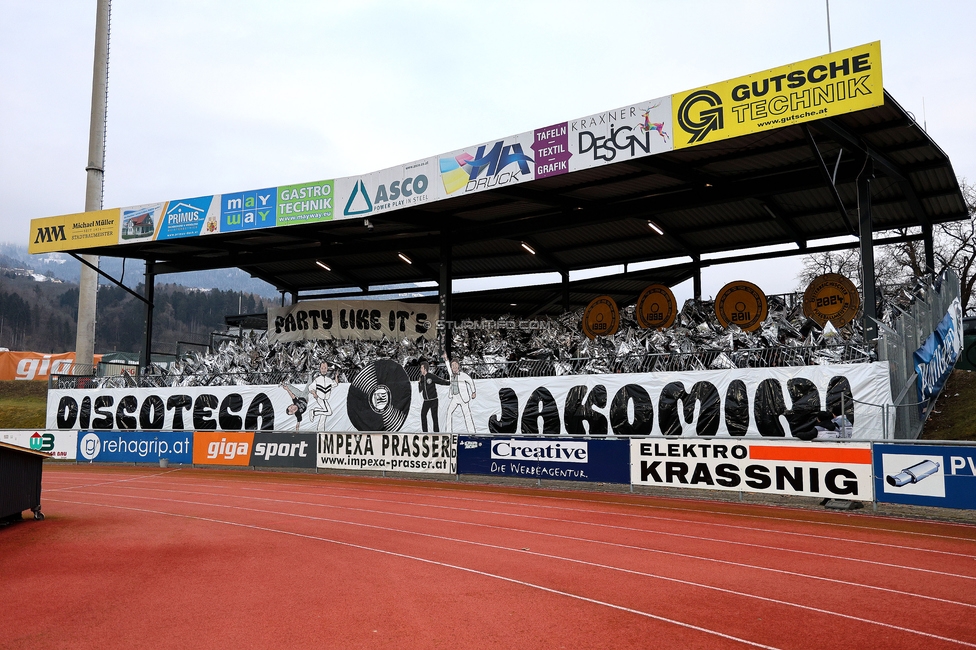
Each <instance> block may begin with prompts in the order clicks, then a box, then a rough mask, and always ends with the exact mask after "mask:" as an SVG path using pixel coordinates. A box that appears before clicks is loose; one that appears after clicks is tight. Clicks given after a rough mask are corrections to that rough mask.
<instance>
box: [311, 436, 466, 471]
mask: <svg viewBox="0 0 976 650" xmlns="http://www.w3.org/2000/svg"><path fill="white" fill-rule="evenodd" d="M317 466H318V467H319V468H320V469H354V470H373V471H387V472H420V473H424V474H455V473H457V436H455V435H451V434H437V433H434V434H428V433H423V434H417V433H414V434H398V433H361V434H360V433H320V434H319V448H318V462H317Z"/></svg>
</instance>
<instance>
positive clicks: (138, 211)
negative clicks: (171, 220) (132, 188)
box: [118, 203, 166, 244]
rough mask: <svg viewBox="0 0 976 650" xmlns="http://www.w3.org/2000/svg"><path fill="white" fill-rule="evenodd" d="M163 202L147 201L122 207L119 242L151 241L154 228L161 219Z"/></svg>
mask: <svg viewBox="0 0 976 650" xmlns="http://www.w3.org/2000/svg"><path fill="white" fill-rule="evenodd" d="M165 206H166V204H165V203H148V204H146V205H134V206H131V207H128V208H122V225H121V226H120V227H119V242H118V243H120V244H133V243H136V242H144V241H152V240H153V238H154V237H155V236H156V228H157V227H158V226H159V224H160V223H161V222H162V221H163V216H162V215H163V210H164V208H165Z"/></svg>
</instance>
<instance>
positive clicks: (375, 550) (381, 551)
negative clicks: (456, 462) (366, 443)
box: [51, 499, 976, 650]
mask: <svg viewBox="0 0 976 650" xmlns="http://www.w3.org/2000/svg"><path fill="white" fill-rule="evenodd" d="M51 500H52V501H58V502H61V503H73V504H76V505H85V506H93V507H102V508H115V509H119V510H131V511H135V512H143V513H148V514H155V515H164V516H167V517H179V518H182V519H192V520H196V521H206V522H210V523H215V524H223V525H226V526H235V527H238V528H247V529H250V530H259V531H262V532H268V533H277V534H279V535H290V536H292V537H299V538H302V539H310V540H314V541H318V542H326V543H328V544H335V545H337V546H345V547H347V548H355V549H358V550H362V551H369V552H372V553H379V554H382V555H388V556H391V557H397V558H400V559H404V560H413V561H415V562H422V563H424V564H430V565H434V566H439V567H442V568H446V569H455V570H457V571H464V572H465V573H471V574H474V575H479V576H482V577H486V578H494V579H496V580H501V581H503V582H508V583H511V584H516V585H520V586H522V587H528V588H530V589H537V590H539V591H544V592H546V593H550V594H555V595H557V596H564V597H566V598H572V599H574V600H579V601H582V602H586V603H590V604H593V605H600V606H602V607H608V608H610V609H615V610H618V611H621V612H627V613H629V614H636V615H638V616H644V617H646V618H650V619H653V620H656V621H660V622H662V623H669V624H671V625H677V626H679V627H683V628H686V629H689V630H694V631H696V632H702V633H705V634H709V635H712V636H717V637H721V638H723V639H727V640H729V641H734V642H736V643H742V644H744V645H748V646H752V647H754V648H764V649H765V650H779V648H776V647H774V646H768V645H764V644H762V643H757V642H755V641H749V640H747V639H740V638H739V637H736V636H732V635H730V634H725V633H723V632H719V631H717V630H710V629H708V628H704V627H701V626H698V625H692V624H691V623H685V622H683V621H679V620H676V619H672V618H667V617H664V616H658V615H656V614H651V613H650V612H644V611H640V610H637V609H632V608H630V607H624V606H623V605H615V604H613V603H608V602H605V601H601V600H596V599H594V598H587V597H586V596H580V595H578V594H573V593H569V592H566V591H560V590H558V589H553V588H551V587H545V586H543V585H537V584H534V583H531V582H526V581H524V580H517V579H515V578H509V577H507V576H502V575H498V574H494V573H488V572H486V571H479V570H477V569H472V568H469V567H464V566H460V565H457V564H449V563H447V562H438V561H437V560H431V559H428V558H423V557H418V556H414V555H407V554H406V553H397V552H396V551H388V550H385V549H380V548H373V547H370V546H364V545H362V544H353V543H352V542H343V541H340V540H336V539H329V538H327V537H319V536H317V535H308V534H305V533H298V532H295V531H290V530H281V529H277V528H268V527H266V526H256V525H253V524H244V523H240V522H237V521H226V520H222V519H214V518H211V517H198V516H195V515H188V514H182V513H175V512H164V511H160V510H148V509H145V508H134V507H131V506H118V505H110V504H105V503H88V502H85V501H68V500H66V499H51ZM974 647H976V646H974Z"/></svg>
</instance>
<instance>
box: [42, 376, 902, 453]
mask: <svg viewBox="0 0 976 650" xmlns="http://www.w3.org/2000/svg"><path fill="white" fill-rule="evenodd" d="M441 381H447V380H441ZM451 383H452V382H450V381H447V383H446V385H445V384H440V385H438V384H435V383H431V384H430V385H428V386H427V387H426V390H428V393H427V394H428V396H430V397H431V398H430V399H427V400H424V399H423V395H422V393H421V392H420V386H418V383H417V382H411V381H410V380H409V379H408V378H407V374H406V372H405V371H404V370H403V368H401V367H400V366H399V365H398V364H396V363H395V362H393V361H390V360H379V361H375V362H372V363H370V364H368V365H367V366H366V367H365V368H363V370H362V371H361V372H360V373H359V375H358V376H357V377H356V381H355V382H354V383H352V384H347V383H343V384H336V383H335V382H334V381H333V380H332V379H331V377H329V376H328V373H326V374H325V375H321V374H319V375H316V376H314V377H311V378H310V380H309V381H308V383H306V384H296V385H292V384H282V385H278V386H212V387H194V388H158V389H157V388H139V389H108V390H58V389H53V390H50V391H48V407H47V408H48V411H47V427H48V428H49V429H115V430H126V429H128V430H132V429H144V430H154V429H155V430H159V429H162V430H171V429H175V430H204V431H205V430H221V431H242V430H243V431H254V430H264V431H271V430H277V431H295V430H298V431H342V432H348V431H368V432H382V431H406V432H421V431H425V430H430V431H431V432H435V433H436V432H439V431H446V432H452V433H453V432H467V433H500V434H539V433H544V434H551V435H559V434H584V433H588V434H590V435H648V434H664V435H669V436H681V437H685V438H688V437H705V438H708V437H713V436H719V437H726V436H733V437H734V436H750V437H754V438H758V437H783V436H786V437H790V436H793V437H800V438H807V437H809V438H812V437H814V436H815V435H816V431H814V430H813V423H814V421H815V414H817V413H818V412H821V411H828V410H830V409H831V407H832V406H840V405H841V404H843V406H844V409H845V410H846V411H847V412H848V413H849V414H853V425H854V426H853V437H854V438H858V439H881V438H883V437H884V436H883V434H884V431H885V422H884V418H883V415H882V409H881V408H880V407H878V406H874V405H882V404H891V387H890V382H889V378H888V364H887V363H884V362H879V363H864V364H845V365H829V366H803V367H790V368H744V369H737V370H707V371H699V372H662V373H632V374H614V375H564V376H560V377H525V378H515V379H477V380H475V379H472V378H471V377H470V376H468V375H467V374H466V373H464V372H463V371H461V372H459V373H458V375H457V378H456V382H453V383H454V385H453V386H452V385H451ZM430 391H433V392H430ZM434 395H436V397H437V399H433V396H434ZM422 417H423V419H424V423H423V424H422V423H421V418H422Z"/></svg>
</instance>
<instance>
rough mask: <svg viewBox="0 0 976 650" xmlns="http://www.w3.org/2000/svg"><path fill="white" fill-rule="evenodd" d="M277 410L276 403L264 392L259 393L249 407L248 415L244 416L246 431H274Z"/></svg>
mask: <svg viewBox="0 0 976 650" xmlns="http://www.w3.org/2000/svg"><path fill="white" fill-rule="evenodd" d="M259 422H260V424H259ZM274 428H275V412H274V404H272V403H271V399H270V398H269V397H268V396H267V395H265V394H264V393H258V394H257V395H255V396H254V399H252V400H251V404H250V406H248V407H247V415H246V416H244V429H245V430H246V431H274Z"/></svg>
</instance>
